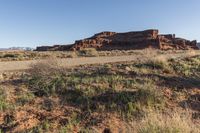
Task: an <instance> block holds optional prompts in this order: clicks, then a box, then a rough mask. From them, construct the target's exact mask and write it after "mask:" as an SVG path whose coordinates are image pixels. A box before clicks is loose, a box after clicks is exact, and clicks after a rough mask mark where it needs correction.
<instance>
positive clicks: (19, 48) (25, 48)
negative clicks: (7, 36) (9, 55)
mask: <svg viewBox="0 0 200 133" xmlns="http://www.w3.org/2000/svg"><path fill="white" fill-rule="evenodd" d="M6 50H24V51H32V50H34V49H33V48H30V47H10V48H0V51H6Z"/></svg>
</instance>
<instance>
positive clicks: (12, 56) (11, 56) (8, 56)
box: [3, 54, 18, 58]
mask: <svg viewBox="0 0 200 133" xmlns="http://www.w3.org/2000/svg"><path fill="white" fill-rule="evenodd" d="M17 57H18V55H17V54H5V55H3V58H17Z"/></svg>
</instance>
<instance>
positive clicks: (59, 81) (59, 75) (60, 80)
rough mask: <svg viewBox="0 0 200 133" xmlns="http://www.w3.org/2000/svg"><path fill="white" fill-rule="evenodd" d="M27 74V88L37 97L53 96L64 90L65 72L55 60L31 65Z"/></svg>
mask: <svg viewBox="0 0 200 133" xmlns="http://www.w3.org/2000/svg"><path fill="white" fill-rule="evenodd" d="M29 74H30V76H31V78H30V79H29V88H30V89H31V91H33V92H34V93H35V94H36V95H38V96H43V95H46V96H49V95H53V94H56V93H58V92H60V91H62V89H64V88H65V76H66V72H65V70H64V69H63V68H62V67H60V66H59V64H58V62H57V61H56V60H48V61H42V62H38V63H36V64H35V65H32V66H31V69H30V70H29Z"/></svg>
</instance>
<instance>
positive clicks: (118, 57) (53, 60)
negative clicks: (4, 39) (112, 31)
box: [0, 49, 200, 133]
mask: <svg viewBox="0 0 200 133" xmlns="http://www.w3.org/2000/svg"><path fill="white" fill-rule="evenodd" d="M199 125H200V51H198V50H179V51H177V50H175V51H172V50H171V51H161V50H152V49H146V50H127V51H95V50H94V49H87V50H85V51H79V52H35V51H29V52H25V51H6V52H5V51H2V52H0V133H1V132H2V133H4V132H8V133H71V132H72V133H199V132H200V126H199Z"/></svg>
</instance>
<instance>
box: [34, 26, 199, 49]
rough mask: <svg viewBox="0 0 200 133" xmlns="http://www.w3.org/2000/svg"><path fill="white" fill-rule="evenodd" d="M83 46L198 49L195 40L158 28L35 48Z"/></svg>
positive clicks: (107, 34)
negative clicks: (167, 32) (70, 43)
mask: <svg viewBox="0 0 200 133" xmlns="http://www.w3.org/2000/svg"><path fill="white" fill-rule="evenodd" d="M84 48H96V49H97V50H129V49H145V48H156V49H161V50H169V49H177V50H179V49H181V50H186V49H198V47H197V42H196V41H189V40H186V39H182V38H176V37H175V35H174V34H167V35H160V34H159V31H158V30H155V29H151V30H145V31H137V32H127V33H116V32H109V31H107V32H101V33H98V34H95V35H94V36H92V37H90V38H87V39H83V40H78V41H75V43H74V44H72V45H62V46H59V45H55V46H53V47H38V48H37V50H38V51H45V50H80V49H84Z"/></svg>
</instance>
